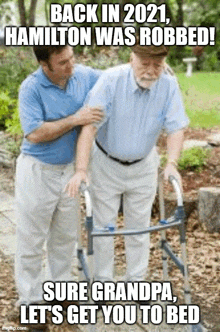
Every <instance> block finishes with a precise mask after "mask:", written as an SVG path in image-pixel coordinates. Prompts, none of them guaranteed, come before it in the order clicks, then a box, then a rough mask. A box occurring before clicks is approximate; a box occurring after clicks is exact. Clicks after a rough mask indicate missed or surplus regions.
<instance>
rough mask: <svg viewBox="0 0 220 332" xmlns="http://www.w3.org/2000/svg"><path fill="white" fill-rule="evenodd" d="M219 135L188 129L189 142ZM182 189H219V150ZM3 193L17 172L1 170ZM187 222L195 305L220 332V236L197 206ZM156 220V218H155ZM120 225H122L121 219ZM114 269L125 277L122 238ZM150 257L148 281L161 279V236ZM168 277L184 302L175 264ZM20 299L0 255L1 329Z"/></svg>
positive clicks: (154, 239)
mask: <svg viewBox="0 0 220 332" xmlns="http://www.w3.org/2000/svg"><path fill="white" fill-rule="evenodd" d="M217 131H218V132H219V131H220V128H213V129H211V130H204V129H190V128H189V129H187V132H186V136H185V138H186V139H204V140H205V139H206V137H207V136H209V135H210V134H211V133H215V132H217ZM159 145H160V150H163V148H164V138H163V137H162V138H161V140H160V143H159ZM181 174H182V177H183V189H184V194H185V195H186V196H187V197H191V198H192V199H193V200H196V198H197V193H198V189H199V188H200V187H206V186H220V147H213V148H212V150H211V155H210V157H209V160H208V162H207V165H206V166H205V168H204V169H203V170H202V171H201V172H200V173H196V172H193V171H182V172H181ZM0 190H4V191H6V192H8V193H10V194H14V171H13V170H12V168H4V167H2V166H0ZM188 214H189V217H188V219H187V224H186V225H187V250H188V263H189V274H190V284H191V292H192V303H193V304H197V305H199V306H200V308H201V317H202V322H203V325H204V326H205V327H206V328H207V329H208V331H210V332H220V233H209V232H208V231H207V229H206V227H205V226H204V225H202V224H201V223H200V222H199V220H198V213H197V209H196V205H195V206H194V208H192V209H191V210H190V211H189V213H188ZM154 219H157V214H155V215H154ZM118 222H119V225H121V224H122V223H123V217H120V218H119V220H118ZM167 237H168V239H169V240H170V241H171V244H172V246H173V247H174V248H175V250H176V252H177V253H178V252H179V236H178V232H177V230H170V231H168V232H167ZM115 247H116V249H115V250H116V255H115V265H116V271H117V273H119V274H123V271H124V269H125V266H126V262H125V255H124V253H125V249H124V242H123V239H122V238H117V240H116V244H115ZM150 251H151V255H150V263H149V271H148V275H147V280H148V281H160V280H161V279H162V260H161V250H160V235H159V234H158V233H154V234H152V236H151V248H150ZM169 276H170V280H171V282H172V287H173V293H174V294H175V295H177V296H178V299H179V303H182V302H183V292H182V289H183V280H182V277H181V274H180V272H179V271H178V269H177V268H176V267H175V266H174V265H173V263H172V262H170V264H169ZM16 298H17V294H16V289H15V286H14V277H13V264H12V261H11V260H10V259H9V258H8V257H5V256H4V255H3V253H0V326H3V323H4V321H5V318H6V316H7V313H8V311H10V310H11V309H12V308H13V305H14V302H15V300H16Z"/></svg>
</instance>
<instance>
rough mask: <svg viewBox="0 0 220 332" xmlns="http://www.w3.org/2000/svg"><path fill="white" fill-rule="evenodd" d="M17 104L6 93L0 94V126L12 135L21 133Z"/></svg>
mask: <svg viewBox="0 0 220 332" xmlns="http://www.w3.org/2000/svg"><path fill="white" fill-rule="evenodd" d="M17 104H18V102H17V100H15V99H12V98H11V97H10V96H9V92H8V91H6V92H4V91H2V92H0V124H2V126H3V125H4V126H5V127H6V129H7V131H8V132H10V133H11V134H13V135H16V134H19V135H20V134H21V133H22V129H21V125H20V120H19V114H18V105H17Z"/></svg>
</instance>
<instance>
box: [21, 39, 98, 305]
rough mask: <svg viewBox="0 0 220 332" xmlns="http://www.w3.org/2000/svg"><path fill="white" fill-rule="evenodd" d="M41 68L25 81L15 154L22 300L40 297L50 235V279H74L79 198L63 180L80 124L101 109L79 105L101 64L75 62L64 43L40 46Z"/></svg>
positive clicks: (71, 164)
mask: <svg viewBox="0 0 220 332" xmlns="http://www.w3.org/2000/svg"><path fill="white" fill-rule="evenodd" d="M34 52H35V55H36V57H37V60H38V62H39V64H40V68H39V69H38V70H37V71H36V72H34V73H33V74H31V75H30V76H28V78H27V79H26V80H25V81H24V82H23V83H22V85H21V88H20V93H19V101H20V119H21V124H22V127H23V130H24V141H23V144H22V147H21V154H20V156H19V157H18V160H17V170H16V203H17V214H18V223H17V252H16V265H15V267H16V271H15V272H16V282H17V287H18V293H19V301H18V304H26V305H29V304H31V303H39V302H41V301H42V279H41V271H42V259H43V245H44V243H45V242H46V248H47V260H48V269H47V270H48V273H49V275H48V276H47V278H48V279H47V280H51V281H54V282H55V281H69V280H71V279H72V275H71V266H72V259H73V251H74V245H75V238H76V224H77V218H78V211H77V210H78V206H77V202H76V200H75V199H71V198H69V197H68V195H67V193H65V192H64V187H65V185H66V184H67V183H68V181H69V180H70V178H71V177H72V176H73V174H74V159H75V145H76V141H77V137H78V133H79V131H80V126H83V125H89V124H92V123H96V122H98V121H100V120H101V119H102V117H103V112H102V111H100V110H99V109H95V108H91V109H85V108H84V109H81V107H82V105H83V103H84V101H85V98H86V96H87V94H88V92H89V91H90V90H91V88H92V87H93V86H94V84H95V83H96V81H97V79H98V77H99V76H100V71H98V70H94V69H91V68H89V67H85V66H82V65H74V63H75V59H74V53H73V49H72V47H70V46H69V45H68V44H67V43H66V45H64V46H35V47H34Z"/></svg>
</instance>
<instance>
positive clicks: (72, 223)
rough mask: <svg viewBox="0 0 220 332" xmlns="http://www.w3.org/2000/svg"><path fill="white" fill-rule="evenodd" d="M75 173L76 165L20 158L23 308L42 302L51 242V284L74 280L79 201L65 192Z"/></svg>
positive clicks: (18, 254)
mask: <svg viewBox="0 0 220 332" xmlns="http://www.w3.org/2000/svg"><path fill="white" fill-rule="evenodd" d="M73 173H74V166H73V164H69V165H50V164H45V163H42V162H40V161H38V160H37V159H36V158H33V157H31V156H27V155H23V154H21V155H20V156H19V157H18V160H17V169H16V210H17V218H18V221H17V252H16V264H15V274H16V283H17V287H18V292H19V303H26V304H29V303H31V302H39V301H42V261H43V245H44V244H45V242H46V249H47V250H46V252H47V262H48V266H47V271H48V276H47V279H46V280H52V281H58V280H59V281H69V280H71V279H72V276H71V266H72V259H73V251H74V248H75V247H74V246H75V239H76V230H77V221H78V202H77V201H76V200H75V199H73V198H69V197H68V195H67V193H65V192H64V187H65V185H66V184H67V182H68V181H69V179H70V178H71V177H72V176H73ZM44 280H45V278H43V281H44Z"/></svg>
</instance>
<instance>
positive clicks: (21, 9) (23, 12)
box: [18, 0, 27, 26]
mask: <svg viewBox="0 0 220 332" xmlns="http://www.w3.org/2000/svg"><path fill="white" fill-rule="evenodd" d="M18 10H19V16H20V25H21V26H27V24H26V23H27V22H26V10H25V4H24V0H18Z"/></svg>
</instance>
